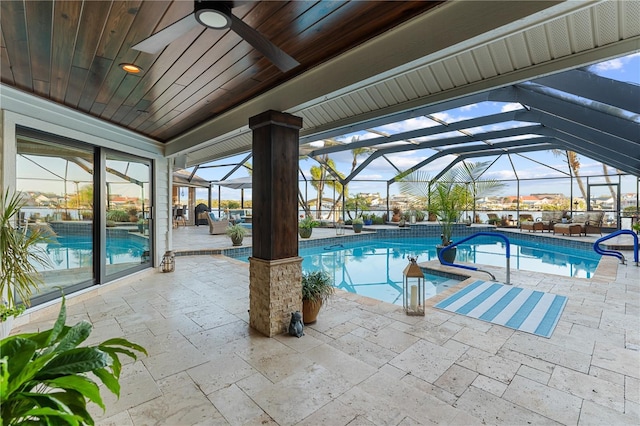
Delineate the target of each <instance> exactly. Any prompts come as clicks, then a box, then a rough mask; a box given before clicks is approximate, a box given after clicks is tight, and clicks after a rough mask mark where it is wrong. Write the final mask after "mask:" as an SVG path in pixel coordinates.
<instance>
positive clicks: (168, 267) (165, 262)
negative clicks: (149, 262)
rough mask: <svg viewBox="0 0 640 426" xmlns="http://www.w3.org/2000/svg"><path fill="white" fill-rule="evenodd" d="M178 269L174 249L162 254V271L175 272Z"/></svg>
mask: <svg viewBox="0 0 640 426" xmlns="http://www.w3.org/2000/svg"><path fill="white" fill-rule="evenodd" d="M175 269H176V255H175V254H174V253H173V251H171V250H169V251H167V252H165V254H164V256H162V263H160V270H161V271H162V272H173V271H175Z"/></svg>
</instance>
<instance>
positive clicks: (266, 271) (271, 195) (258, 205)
mask: <svg viewBox="0 0 640 426" xmlns="http://www.w3.org/2000/svg"><path fill="white" fill-rule="evenodd" d="M249 127H250V128H251V130H252V131H253V179H252V181H253V184H252V201H253V207H252V208H253V224H252V244H253V256H252V257H251V258H249V271H250V272H249V325H250V326H251V327H253V328H254V329H256V330H258V331H259V332H261V333H262V334H264V335H266V336H269V337H273V336H275V335H277V334H281V333H284V332H286V331H287V326H288V324H289V320H290V318H291V312H294V311H299V310H301V309H302V284H301V279H302V258H300V257H299V256H298V207H297V206H298V144H299V131H300V128H301V127H302V119H301V118H299V117H295V116H293V115H290V114H285V113H281V112H277V111H266V112H264V113H262V114H258V115H256V116H254V117H251V118H250V119H249Z"/></svg>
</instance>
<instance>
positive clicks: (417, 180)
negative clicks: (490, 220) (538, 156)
mask: <svg viewBox="0 0 640 426" xmlns="http://www.w3.org/2000/svg"><path fill="white" fill-rule="evenodd" d="M490 165H491V162H489V161H485V162H479V163H467V162H462V164H460V165H458V166H456V167H454V168H452V169H451V170H449V171H448V172H447V173H445V174H444V176H442V177H441V178H440V179H438V180H437V181H435V182H434V181H433V180H432V178H431V177H429V175H428V174H426V173H425V172H423V171H421V170H416V171H413V172H411V173H409V174H406V173H401V174H399V175H398V176H397V177H396V180H397V181H398V182H399V184H400V191H401V192H402V193H405V194H408V195H409V196H411V197H413V198H414V200H416V201H418V202H422V203H425V204H427V203H428V205H429V210H430V211H433V212H435V214H436V216H437V217H438V221H439V222H440V223H441V224H442V242H443V245H446V244H448V243H450V241H451V232H452V229H453V224H454V223H455V222H457V221H458V220H460V215H461V214H462V212H463V211H465V210H470V209H471V208H472V207H473V203H474V202H475V201H476V200H477V199H479V198H482V197H486V196H489V195H492V194H494V193H496V192H498V191H499V190H500V189H502V188H503V187H504V186H505V184H504V183H503V182H500V181H498V180H495V179H484V180H480V178H481V177H482V175H483V174H484V172H485V171H486V170H487V169H488V168H489V166H490Z"/></svg>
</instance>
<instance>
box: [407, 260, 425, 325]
mask: <svg viewBox="0 0 640 426" xmlns="http://www.w3.org/2000/svg"><path fill="white" fill-rule="evenodd" d="M417 261H418V256H416V257H409V264H408V265H407V267H406V268H404V271H402V275H403V280H402V284H403V285H402V306H403V307H404V311H405V313H406V314H407V315H422V316H424V311H425V309H424V298H425V279H424V273H423V272H422V269H420V267H419V266H418V263H417Z"/></svg>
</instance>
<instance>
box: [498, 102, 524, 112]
mask: <svg viewBox="0 0 640 426" xmlns="http://www.w3.org/2000/svg"><path fill="white" fill-rule="evenodd" d="M519 109H523V108H522V105H521V104H520V103H518V102H510V103H508V104H504V105H503V106H502V108H501V109H500V111H501V112H509V111H517V110H519Z"/></svg>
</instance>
